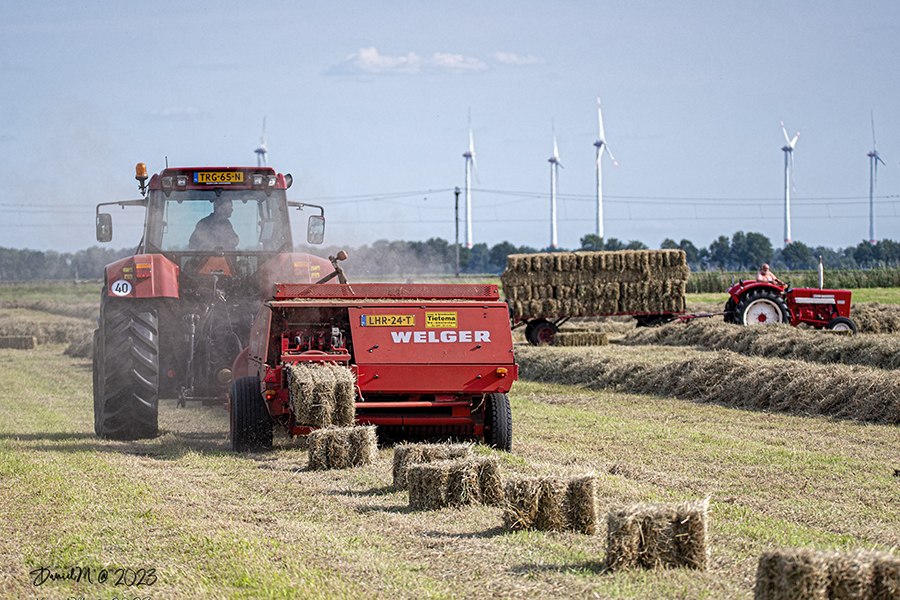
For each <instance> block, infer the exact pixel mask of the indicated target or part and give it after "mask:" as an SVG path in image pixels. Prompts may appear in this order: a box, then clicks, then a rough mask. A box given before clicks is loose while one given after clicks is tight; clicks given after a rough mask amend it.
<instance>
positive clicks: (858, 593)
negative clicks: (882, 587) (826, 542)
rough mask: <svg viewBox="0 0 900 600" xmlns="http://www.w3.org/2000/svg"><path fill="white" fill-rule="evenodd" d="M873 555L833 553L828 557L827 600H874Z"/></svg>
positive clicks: (867, 553) (865, 553)
mask: <svg viewBox="0 0 900 600" xmlns="http://www.w3.org/2000/svg"><path fill="white" fill-rule="evenodd" d="M874 584H875V555H874V554H873V553H871V552H852V553H843V552H833V553H831V555H830V556H828V598H829V600H869V598H874V595H873V593H872V592H873V591H874V590H873V586H874Z"/></svg>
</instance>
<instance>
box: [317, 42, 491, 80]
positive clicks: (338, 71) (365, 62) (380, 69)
mask: <svg viewBox="0 0 900 600" xmlns="http://www.w3.org/2000/svg"><path fill="white" fill-rule="evenodd" d="M487 68H488V66H487V65H486V64H485V63H484V62H482V61H480V60H479V59H477V58H472V57H469V56H463V55H462V54H451V53H448V52H435V53H434V56H432V58H430V59H423V58H422V57H420V56H419V55H418V54H416V53H415V52H409V53H408V54H406V55H405V56H386V55H384V54H381V53H379V52H378V49H377V48H375V47H374V46H372V47H370V48H360V49H359V51H357V52H354V53H353V54H350V55H348V56H347V58H346V59H344V62H342V63H340V64H339V65H335V66H334V67H332V68H331V69H329V70H328V71H327V73H329V74H331V75H357V74H361V73H367V74H374V75H414V74H417V73H421V72H423V71H425V70H436V71H449V72H451V73H463V72H467V71H481V70H484V69H487Z"/></svg>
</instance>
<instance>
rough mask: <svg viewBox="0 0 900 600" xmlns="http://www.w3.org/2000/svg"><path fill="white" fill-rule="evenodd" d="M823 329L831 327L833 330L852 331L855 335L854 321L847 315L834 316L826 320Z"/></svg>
mask: <svg viewBox="0 0 900 600" xmlns="http://www.w3.org/2000/svg"><path fill="white" fill-rule="evenodd" d="M825 329H833V330H834V331H852V332H853V335H856V333H857V332H856V323H854V322H853V321H852V320H851V319H848V318H847V317H835V318H833V319H832V320H830V321H828V325H826V326H825Z"/></svg>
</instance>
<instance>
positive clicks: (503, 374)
mask: <svg viewBox="0 0 900 600" xmlns="http://www.w3.org/2000/svg"><path fill="white" fill-rule="evenodd" d="M507 372H508V371H507V370H506V369H504V368H503V367H497V370H496V371H495V373H497V376H498V377H506V374H507Z"/></svg>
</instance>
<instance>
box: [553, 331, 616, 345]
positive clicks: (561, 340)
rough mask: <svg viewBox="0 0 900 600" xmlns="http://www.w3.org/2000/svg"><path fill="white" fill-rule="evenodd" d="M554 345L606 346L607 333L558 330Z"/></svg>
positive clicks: (607, 340)
mask: <svg viewBox="0 0 900 600" xmlns="http://www.w3.org/2000/svg"><path fill="white" fill-rule="evenodd" d="M553 345H554V346H607V345H609V334H607V333H603V332H600V331H565V330H563V331H559V332H557V334H556V336H555V337H554V338H553Z"/></svg>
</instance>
